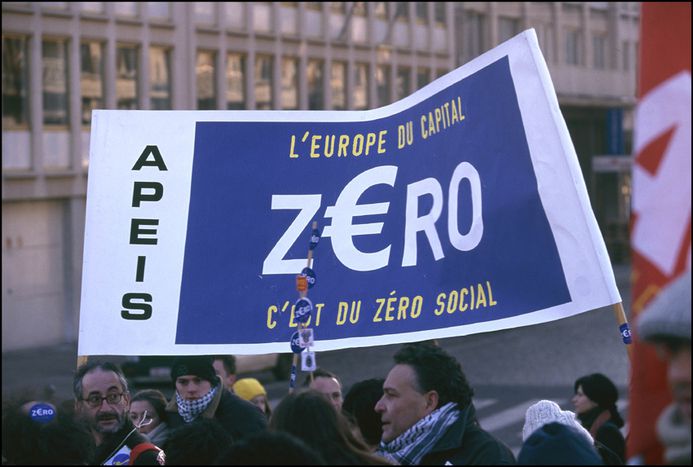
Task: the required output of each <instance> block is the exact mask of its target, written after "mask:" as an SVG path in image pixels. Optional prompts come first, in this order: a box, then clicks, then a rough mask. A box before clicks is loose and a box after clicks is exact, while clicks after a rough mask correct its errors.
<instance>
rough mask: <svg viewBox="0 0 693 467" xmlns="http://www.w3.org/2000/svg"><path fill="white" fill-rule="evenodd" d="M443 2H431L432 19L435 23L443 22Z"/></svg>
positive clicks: (444, 15)
mask: <svg viewBox="0 0 693 467" xmlns="http://www.w3.org/2000/svg"><path fill="white" fill-rule="evenodd" d="M445 17H446V14H445V2H435V3H434V4H433V19H434V20H435V22H436V23H439V24H445Z"/></svg>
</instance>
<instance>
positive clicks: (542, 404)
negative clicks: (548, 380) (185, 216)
mask: <svg viewBox="0 0 693 467" xmlns="http://www.w3.org/2000/svg"><path fill="white" fill-rule="evenodd" d="M551 422H558V423H561V424H563V425H567V426H570V427H573V428H574V429H575V430H577V431H578V432H579V433H580V434H581V435H582V436H584V437H585V438H586V439H587V440H588V441H589V442H590V444H593V443H594V440H593V439H592V435H590V432H589V431H587V430H586V429H585V428H584V427H583V426H582V425H581V424H580V421H579V420H577V419H576V418H575V414H574V413H573V412H571V411H570V410H561V408H560V407H559V406H558V404H556V403H555V402H553V401H547V400H541V401H539V402H537V403H536V404H534V405H532V406H530V407H529V408H528V409H527V412H526V413H525V425H524V426H523V427H522V441H523V442H524V441H525V440H527V438H529V437H530V436H531V435H532V433H534V431H536V430H538V429H539V428H541V427H542V426H544V425H546V424H547V423H551Z"/></svg>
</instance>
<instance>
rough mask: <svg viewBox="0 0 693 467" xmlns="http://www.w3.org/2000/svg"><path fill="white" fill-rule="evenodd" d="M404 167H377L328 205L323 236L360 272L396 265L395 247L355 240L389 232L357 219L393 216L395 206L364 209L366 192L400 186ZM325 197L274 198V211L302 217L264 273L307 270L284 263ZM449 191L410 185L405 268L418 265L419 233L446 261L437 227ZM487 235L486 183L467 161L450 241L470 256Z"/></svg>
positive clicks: (461, 168)
mask: <svg viewBox="0 0 693 467" xmlns="http://www.w3.org/2000/svg"><path fill="white" fill-rule="evenodd" d="M397 170H398V168H397V167H396V166H393V165H385V166H381V167H375V168H372V169H369V170H366V171H365V172H363V173H361V174H359V175H357V176H356V177H354V178H353V179H352V180H351V181H350V182H349V183H347V185H346V186H345V187H344V189H343V190H342V192H341V193H340V194H339V196H338V197H337V201H336V202H335V204H334V206H328V207H327V209H326V210H325V217H326V218H331V219H332V225H328V226H326V227H325V228H324V230H323V233H322V236H323V237H331V239H332V242H331V243H332V249H333V251H334V253H335V256H336V257H337V259H339V261H340V262H341V263H342V264H343V265H344V266H345V267H347V268H349V269H351V270H354V271H374V270H376V269H380V268H383V267H386V266H387V265H388V264H389V262H390V249H391V245H388V246H387V247H385V248H383V249H382V250H380V251H376V252H370V253H366V252H363V251H361V250H359V249H358V248H356V246H355V245H354V242H353V237H355V236H357V235H377V234H380V233H381V232H382V230H383V226H384V223H383V222H371V223H363V224H353V223H352V222H353V218H354V217H357V216H369V215H376V214H387V212H388V209H389V207H390V203H389V202H383V203H371V204H358V200H359V198H360V197H361V195H363V193H364V192H365V191H366V190H367V189H369V188H371V187H373V186H375V185H380V184H386V185H390V186H392V187H394V186H395V179H396V177H397ZM462 180H469V183H470V187H471V193H470V195H471V203H472V209H471V227H470V229H469V232H467V233H466V234H461V233H460V232H459V229H458V193H459V185H460V183H461V182H462ZM426 194H430V195H431V196H432V197H433V205H432V207H431V210H430V212H429V213H427V214H425V215H423V216H421V217H417V216H418V200H419V198H420V197H421V196H423V195H426ZM321 199H322V196H321V195H319V194H312V195H272V210H275V209H298V210H299V214H298V216H296V218H295V219H294V221H293V222H292V223H291V225H290V226H289V227H288V229H287V230H286V231H285V232H284V234H283V235H282V236H281V237H280V238H279V240H278V241H277V243H276V244H275V245H274V247H273V248H272V250H271V251H270V252H269V254H268V255H267V257H266V258H265V261H264V262H263V265H262V274H294V273H297V272H299V271H301V269H302V268H303V266H304V265H305V262H306V259H305V258H301V259H284V257H285V256H286V254H287V253H288V251H289V249H290V248H291V247H292V246H293V245H294V243H295V242H296V240H298V237H299V236H300V234H301V232H303V230H304V229H305V227H306V226H307V225H308V224H309V223H310V221H311V220H312V219H313V216H314V215H315V214H316V213H317V212H318V210H319V209H320V205H321ZM443 199H444V198H443V190H442V187H441V185H440V183H439V182H438V180H436V179H435V178H432V177H429V178H426V179H424V180H420V181H417V182H413V183H410V184H409V185H407V194H406V206H405V213H406V215H405V221H404V251H403V254H402V266H403V267H407V266H415V265H416V264H417V258H418V253H417V242H416V240H417V233H418V232H421V231H423V232H424V234H425V235H426V238H427V239H428V243H429V245H430V246H431V250H432V251H433V257H434V258H435V260H436V261H438V260H440V259H442V258H444V257H445V255H444V253H443V247H442V245H441V242H440V238H439V236H438V231H437V230H436V227H435V223H436V222H437V221H438V219H439V218H440V215H441V213H442V211H443ZM483 232H484V225H483V217H482V203H481V180H480V178H479V173H478V172H477V170H476V169H475V168H474V166H473V165H472V164H470V163H469V162H461V163H460V164H459V165H458V166H457V167H455V170H454V171H453V174H452V177H451V180H450V185H449V189H448V238H449V240H450V244H451V245H452V246H453V247H454V248H455V249H456V250H459V251H470V250H472V249H474V248H476V246H477V245H478V244H479V242H481V238H482V236H483Z"/></svg>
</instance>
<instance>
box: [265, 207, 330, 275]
mask: <svg viewBox="0 0 693 467" xmlns="http://www.w3.org/2000/svg"><path fill="white" fill-rule="evenodd" d="M321 198H322V196H320V195H272V210H275V209H299V210H300V212H299V213H298V216H296V219H294V221H293V222H292V223H291V225H290V226H289V228H288V229H286V232H284V235H282V236H281V238H280V239H279V241H278V242H277V243H276V244H275V245H274V248H272V251H270V252H269V254H268V255H267V257H266V258H265V261H264V262H263V263H262V273H263V274H294V273H297V272H299V271H301V269H303V267H304V266H305V265H306V260H305V258H304V259H283V258H284V256H286V252H287V251H289V248H291V245H293V244H294V243H295V242H296V240H297V239H298V237H299V235H301V232H303V228H304V227H305V226H306V225H308V223H309V222H310V221H311V220H312V219H313V216H315V213H316V212H318V209H320V202H321V201H320V200H321Z"/></svg>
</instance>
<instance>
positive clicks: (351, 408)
mask: <svg viewBox="0 0 693 467" xmlns="http://www.w3.org/2000/svg"><path fill="white" fill-rule="evenodd" d="M384 382H385V380H384V379H382V378H372V379H366V380H363V381H359V382H358V383H356V384H354V385H353V386H352V387H351V388H350V389H349V392H347V394H346V396H345V397H344V403H343V404H342V410H343V411H344V412H346V413H347V414H349V415H351V416H352V417H353V419H354V421H355V423H356V425H357V426H358V427H359V430H360V431H361V435H362V436H363V439H364V440H366V442H367V443H368V444H370V445H377V444H378V443H380V439H381V438H382V437H383V427H382V423H381V420H380V414H379V413H378V412H376V411H375V404H376V403H377V402H378V400H380V398H381V397H382V395H383V383H384Z"/></svg>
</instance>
